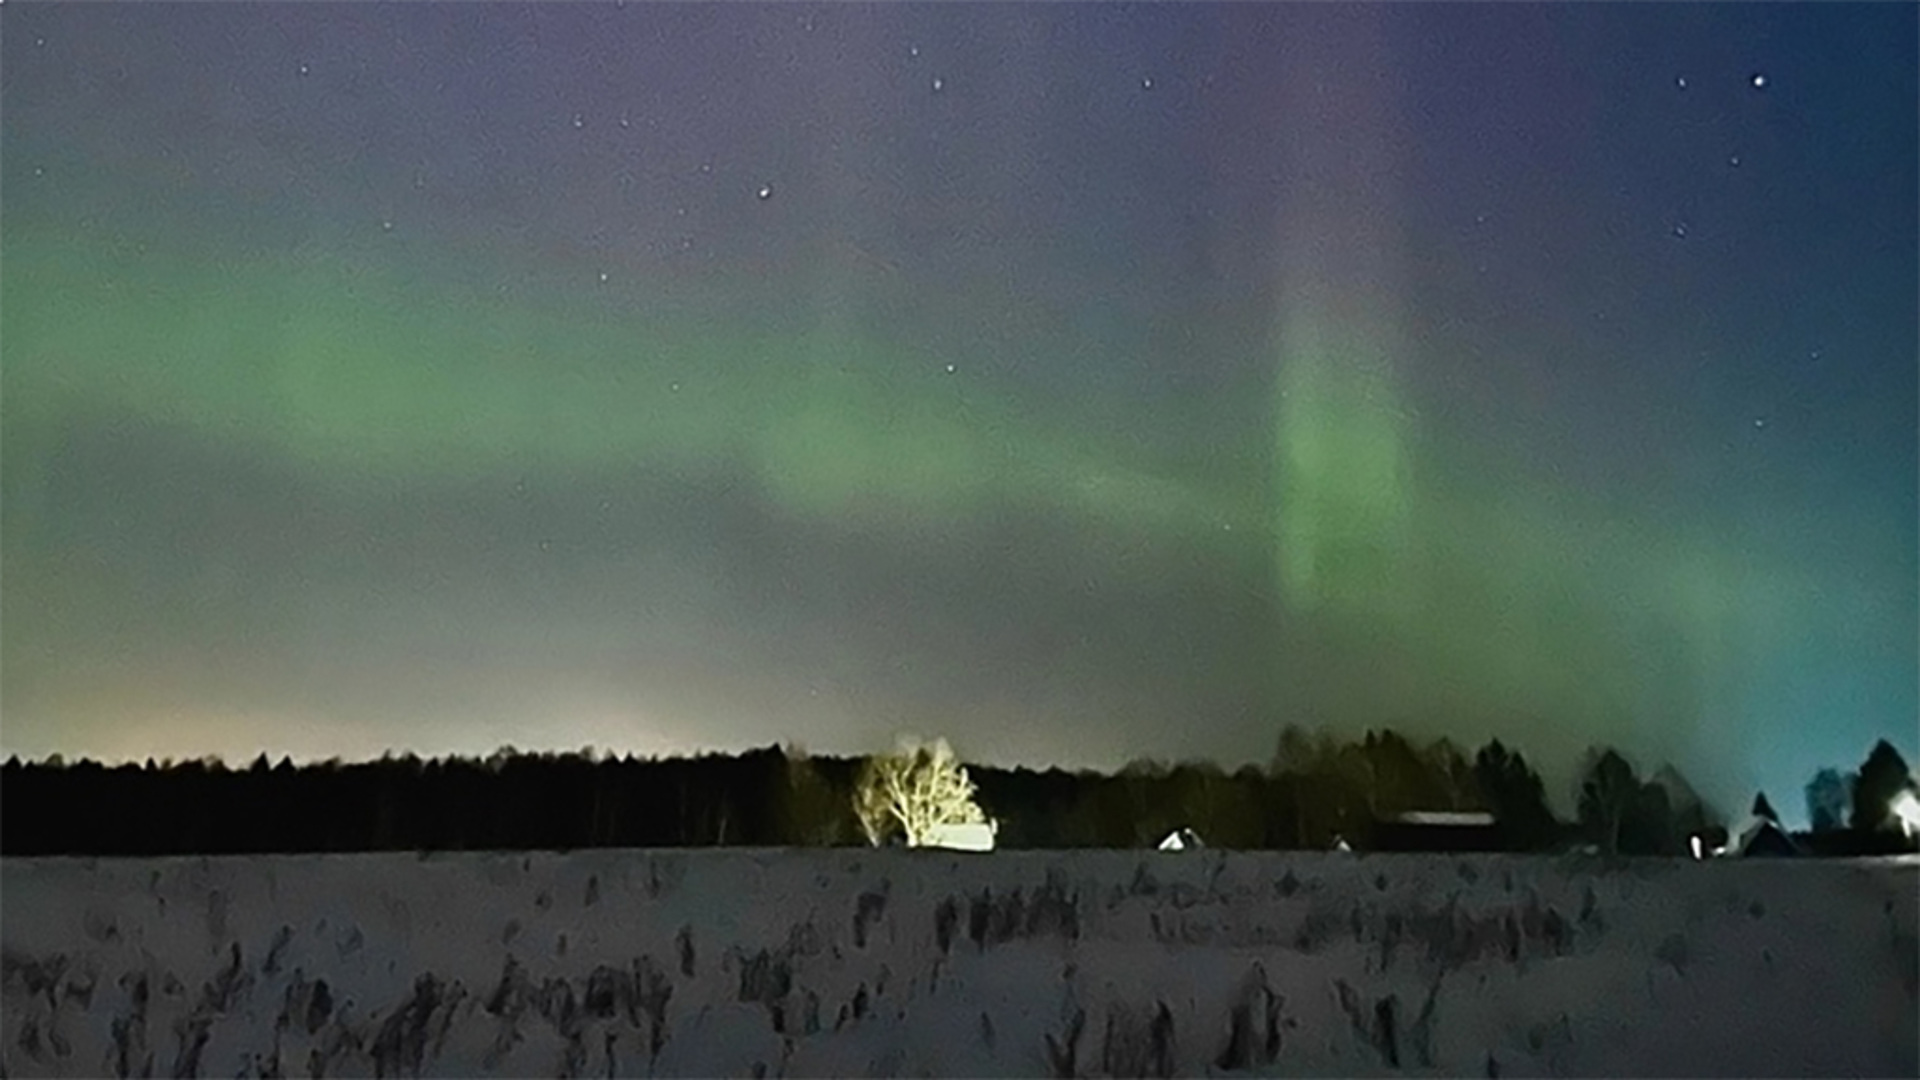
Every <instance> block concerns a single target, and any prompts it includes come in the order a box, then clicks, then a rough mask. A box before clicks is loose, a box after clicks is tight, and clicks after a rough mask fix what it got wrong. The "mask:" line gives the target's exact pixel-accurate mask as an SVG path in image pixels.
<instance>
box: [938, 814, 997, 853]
mask: <svg viewBox="0 0 1920 1080" xmlns="http://www.w3.org/2000/svg"><path fill="white" fill-rule="evenodd" d="M996 831H997V830H996V829H995V828H994V825H993V823H992V822H986V821H973V822H968V823H966V824H964V825H935V826H934V827H933V828H932V829H931V830H929V831H928V833H927V842H926V844H925V845H924V846H926V847H935V848H950V849H952V850H954V851H992V850H993V839H994V834H995V833H996Z"/></svg>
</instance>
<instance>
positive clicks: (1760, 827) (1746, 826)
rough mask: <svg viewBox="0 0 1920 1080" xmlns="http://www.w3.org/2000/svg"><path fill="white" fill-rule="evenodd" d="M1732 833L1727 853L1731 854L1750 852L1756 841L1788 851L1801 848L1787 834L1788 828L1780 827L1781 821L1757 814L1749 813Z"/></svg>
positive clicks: (1796, 850)
mask: <svg viewBox="0 0 1920 1080" xmlns="http://www.w3.org/2000/svg"><path fill="white" fill-rule="evenodd" d="M1730 835H1731V836H1732V839H1731V840H1730V841H1728V843H1727V853H1728V854H1730V855H1745V854H1748V853H1749V852H1750V851H1752V850H1753V848H1754V845H1755V844H1756V843H1759V844H1762V845H1763V847H1764V846H1770V847H1773V848H1774V849H1775V850H1784V851H1787V852H1798V851H1799V850H1800V845H1799V844H1798V843H1796V842H1795V841H1794V839H1793V837H1791V836H1789V835H1788V834H1787V830H1785V829H1783V828H1781V827H1780V823H1779V822H1777V821H1774V820H1773V819H1772V818H1766V817H1761V816H1759V815H1757V814H1749V815H1747V819H1746V820H1745V821H1743V822H1741V823H1740V827H1739V828H1738V829H1735V830H1732V832H1731V834H1730Z"/></svg>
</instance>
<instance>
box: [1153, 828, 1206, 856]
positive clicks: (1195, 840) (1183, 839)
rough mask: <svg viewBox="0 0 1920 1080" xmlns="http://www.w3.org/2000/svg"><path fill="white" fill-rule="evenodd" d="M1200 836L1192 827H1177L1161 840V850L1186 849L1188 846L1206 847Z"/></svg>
mask: <svg viewBox="0 0 1920 1080" xmlns="http://www.w3.org/2000/svg"><path fill="white" fill-rule="evenodd" d="M1205 846H1206V845H1204V844H1202V843H1201V842H1200V837H1199V836H1198V835H1197V834H1195V833H1194V831H1193V830H1192V829H1175V830H1173V831H1172V832H1170V833H1168V834H1167V838H1166V839H1165V840H1162V841H1160V850H1161V851H1185V850H1186V849H1188V848H1197V847H1205Z"/></svg>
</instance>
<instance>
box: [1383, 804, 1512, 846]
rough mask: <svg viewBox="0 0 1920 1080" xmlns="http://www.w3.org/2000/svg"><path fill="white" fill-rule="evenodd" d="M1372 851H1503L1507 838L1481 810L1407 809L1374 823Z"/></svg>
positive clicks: (1491, 817)
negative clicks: (1404, 811) (1402, 812)
mask: <svg viewBox="0 0 1920 1080" xmlns="http://www.w3.org/2000/svg"><path fill="white" fill-rule="evenodd" d="M1371 846H1372V848H1373V850H1375V851H1504V850H1506V837H1505V836H1504V835H1503V834H1502V833H1501V831H1500V825H1499V823H1498V822H1497V821H1495V820H1494V817H1493V815H1492V814H1489V813H1486V812H1484V811H1477V810H1474V811H1453V810H1410V811H1408V812H1406V813H1404V814H1399V815H1396V816H1395V817H1392V818H1389V819H1387V820H1385V821H1376V822H1374V823H1373V830H1372V845H1371Z"/></svg>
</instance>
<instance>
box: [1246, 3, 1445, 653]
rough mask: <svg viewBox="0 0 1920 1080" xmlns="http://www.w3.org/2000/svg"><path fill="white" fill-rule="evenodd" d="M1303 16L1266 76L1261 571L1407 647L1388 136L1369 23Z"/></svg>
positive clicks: (1390, 129) (1369, 17)
mask: <svg viewBox="0 0 1920 1080" xmlns="http://www.w3.org/2000/svg"><path fill="white" fill-rule="evenodd" d="M1314 14H1315V15H1316V16H1323V18H1320V19H1318V20H1317V22H1318V23H1319V24H1323V25H1319V26H1317V27H1316V29H1320V30H1324V31H1325V32H1324V34H1319V33H1316V34H1314V35H1311V36H1310V37H1308V36H1294V37H1289V38H1287V39H1286V40H1287V41H1289V42H1291V43H1293V44H1291V45H1290V46H1289V47H1286V48H1283V50H1282V52H1283V55H1282V57H1281V58H1280V61H1279V65H1278V67H1279V70H1280V71H1281V72H1282V73H1283V75H1282V76H1281V80H1282V81H1281V84H1280V87H1279V88H1278V92H1279V94H1280V96H1281V106H1282V110H1281V115H1283V116H1284V118H1285V119H1284V122H1283V123H1282V125H1281V129H1280V130H1279V131H1278V132H1277V133H1276V134H1277V137H1278V138H1279V139H1281V140H1282V147H1281V153H1282V160H1283V168H1284V170H1285V174H1286V190H1287V191H1288V192H1289V197H1288V198H1287V200H1286V201H1285V202H1284V203H1283V204H1282V205H1281V206H1280V208H1279V213H1278V215H1277V219H1278V221H1277V230H1276V232H1277V235H1276V237H1275V244H1276V250H1277V251H1278V252H1279V260H1278V270H1279V273H1278V286H1279V295H1278V299H1277V303H1276V310H1275V317H1274V328H1273V332H1272V339H1271V340H1272V350H1273V355H1274V356H1275V358H1276V362H1277V377H1276V380H1275V398H1274V411H1273V417H1274V432H1273V442H1272V451H1273V466H1272V467H1273V471H1272V483H1273V488H1274V490H1273V495H1274V502H1273V506H1272V513H1273V514H1274V532H1273V539H1274V543H1275V551H1274V571H1275V577H1276V584H1277V586H1278V590H1279V595H1280V596H1281V597H1282V599H1283V600H1284V602H1285V603H1286V604H1287V605H1288V607H1289V609H1290V610H1292V611H1294V612H1296V613H1299V614H1304V615H1313V616H1326V617H1329V618H1332V619H1336V620H1340V621H1343V622H1344V621H1348V620H1353V621H1357V622H1359V623H1361V624H1363V625H1361V626H1358V627H1354V629H1359V630H1362V631H1364V632H1366V633H1367V635H1368V636H1369V637H1374V638H1375V639H1376V640H1378V636H1379V635H1386V636H1387V637H1389V638H1391V639H1392V640H1393V641H1396V642H1400V643H1402V644H1404V636H1405V634H1406V633H1407V632H1408V630H1409V629H1410V626H1409V622H1410V619H1411V615H1412V603H1413V601H1414V599H1415V594H1414V592H1413V590H1414V586H1415V585H1416V584H1417V583H1416V582H1415V581H1414V580H1413V558H1412V554H1413V553H1412V537H1411V527H1410V517H1411V514H1412V506H1411V499H1412V492H1411V491H1410V489H1409V461H1408V448H1407V437H1406V434H1407V433H1406V431H1405V424H1406V416H1407V414H1406V411H1405V409H1404V408H1403V407H1402V405H1401V402H1400V385H1399V384H1400V380H1399V379H1398V377H1397V375H1396V373H1395V370H1394V357H1395V356H1396V355H1397V354H1399V353H1400V352H1402V351H1403V349H1402V346H1403V333H1402V331H1401V322H1402V320H1401V318H1400V316H1399V314H1398V303H1399V291H1400V290H1399V289H1398V287H1397V284H1396V283H1397V282H1398V281H1399V279H1400V278H1401V276H1402V275H1401V274H1400V273H1399V267H1398V263H1399V251H1400V249H1401V247H1402V244H1401V242H1400V238H1399V236H1398V229H1397V228H1396V226H1395V224H1394V210H1395V205H1396V204H1395V200H1394V193H1393V190H1392V186H1393V185H1392V181H1393V177H1394V173H1395V169H1396V161H1395V155H1394V149H1393V135H1394V133H1395V132H1396V131H1398V130H1399V125H1398V124H1397V123H1396V122H1395V117H1394V115H1393V114H1392V108H1391V100H1390V95H1389V91H1388V88H1387V86H1386V84H1385V78H1386V75H1387V65H1386V63H1385V59H1386V57H1385V55H1384V46H1383V42H1382V41H1381V40H1380V33H1379V29H1378V27H1377V25H1376V20H1377V18H1378V15H1377V14H1376V13H1375V12H1374V11H1372V10H1369V9H1364V8H1360V9H1341V10H1326V9H1323V10H1317V11H1315V12H1314ZM1309 41H1310V42H1311V44H1307V43H1306V42H1309Z"/></svg>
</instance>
